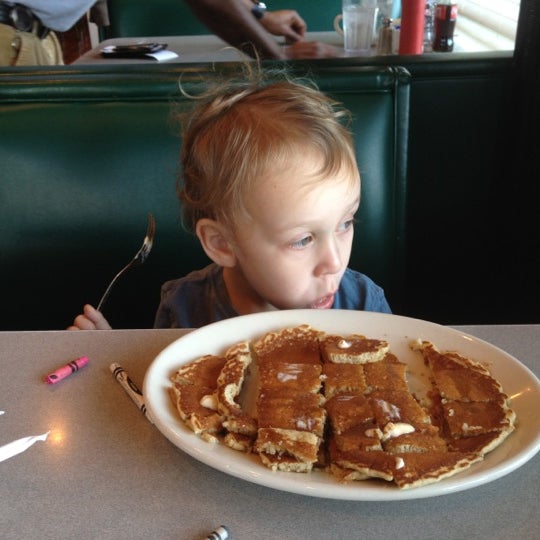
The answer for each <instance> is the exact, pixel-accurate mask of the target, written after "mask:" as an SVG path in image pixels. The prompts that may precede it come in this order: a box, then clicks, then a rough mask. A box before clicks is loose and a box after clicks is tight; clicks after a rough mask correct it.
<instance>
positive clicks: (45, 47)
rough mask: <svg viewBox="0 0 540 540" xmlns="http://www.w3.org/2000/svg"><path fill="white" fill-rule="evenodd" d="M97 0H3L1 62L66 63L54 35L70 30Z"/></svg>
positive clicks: (4, 63) (15, 64)
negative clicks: (8, 0)
mask: <svg viewBox="0 0 540 540" xmlns="http://www.w3.org/2000/svg"><path fill="white" fill-rule="evenodd" d="M94 4H96V0H69V1H66V0H20V1H19V2H16V3H15V2H4V1H2V0H0V66H24V65H34V66H35V65H39V66H41V65H54V64H63V63H64V60H63V56H62V48H61V46H60V43H59V41H58V38H57V37H56V35H55V31H57V32H65V31H66V30H69V29H70V28H71V27H72V26H73V25H74V24H75V23H76V22H77V21H78V20H79V19H80V18H81V17H82V16H83V15H84V14H85V13H86V12H87V11H88V10H89V9H90V8H91V7H92V6H93V5H94Z"/></svg>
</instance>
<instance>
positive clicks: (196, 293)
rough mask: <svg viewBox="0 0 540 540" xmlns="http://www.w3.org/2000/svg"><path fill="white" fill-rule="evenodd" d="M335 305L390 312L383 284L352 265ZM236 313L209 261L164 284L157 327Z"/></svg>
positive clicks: (192, 325)
mask: <svg viewBox="0 0 540 540" xmlns="http://www.w3.org/2000/svg"><path fill="white" fill-rule="evenodd" d="M332 309H354V310H360V311H378V312H381V313H391V310H390V306H389V305H388V302H387V301H386V298H385V296H384V291H383V290H382V289H381V287H379V286H378V285H377V284H375V283H374V282H373V281H372V280H371V279H370V278H368V277H367V276H365V275H364V274H361V273H360V272H356V271H355V270H351V269H350V268H347V270H346V271H345V274H344V275H343V279H342V280H341V283H340V286H339V289H338V291H337V293H336V297H335V301H334V305H333V307H332ZM237 316H238V313H237V312H236V310H235V309H234V308H233V306H232V305H231V302H230V300H229V295H228V294H227V289H226V287H225V282H224V280H223V269H222V268H221V267H219V266H218V265H216V264H210V265H208V266H207V267H205V268H203V269H202V270H196V271H195V272H191V273H190V274H188V275H187V276H185V277H183V278H180V279H175V280H172V281H167V282H166V283H164V284H163V286H162V288H161V302H160V305H159V308H158V311H157V313H156V318H155V321H154V328H200V327H201V326H205V325H207V324H210V323H213V322H216V321H221V320H223V319H229V318H231V317H237Z"/></svg>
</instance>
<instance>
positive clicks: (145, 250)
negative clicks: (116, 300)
mask: <svg viewBox="0 0 540 540" xmlns="http://www.w3.org/2000/svg"><path fill="white" fill-rule="evenodd" d="M155 235H156V220H155V219H154V216H153V215H152V214H150V213H149V214H148V227H147V228H146V236H145V237H144V241H143V244H142V246H141V248H140V249H139V251H137V253H136V254H135V257H133V259H131V261H129V263H128V264H126V266H124V268H122V270H120V272H118V274H116V276H114V278H113V279H112V281H111V282H110V283H109V286H108V287H107V289H106V290H105V292H104V293H103V296H102V297H101V300H100V301H99V304H98V305H97V309H98V311H101V309H102V308H103V304H105V302H106V301H107V298H108V297H109V294H110V292H111V289H112V288H113V286H114V284H115V283H116V282H117V281H118V279H119V278H120V277H121V276H122V275H123V274H125V273H126V272H127V271H128V270H129V269H130V268H133V267H135V266H140V265H141V264H143V263H144V261H146V259H147V257H148V255H149V254H150V251H151V250H152V245H153V243H154V237H155Z"/></svg>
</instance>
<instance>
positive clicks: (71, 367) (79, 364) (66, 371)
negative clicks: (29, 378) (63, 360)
mask: <svg viewBox="0 0 540 540" xmlns="http://www.w3.org/2000/svg"><path fill="white" fill-rule="evenodd" d="M86 364H88V357H87V356H81V357H80V358H77V359H76V360H73V361H72V362H69V363H68V364H66V365H65V366H62V367H59V368H58V369H57V370H55V371H53V372H52V373H49V375H47V376H46V377H45V379H44V380H45V382H46V383H48V384H55V383H57V382H58V381H61V380H62V379H65V378H66V377H68V376H69V375H71V374H72V373H75V372H76V371H79V369H81V368H83V367H84V366H86Z"/></svg>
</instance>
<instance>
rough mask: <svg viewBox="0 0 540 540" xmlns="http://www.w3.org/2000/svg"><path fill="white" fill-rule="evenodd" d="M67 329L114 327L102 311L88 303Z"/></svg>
mask: <svg viewBox="0 0 540 540" xmlns="http://www.w3.org/2000/svg"><path fill="white" fill-rule="evenodd" d="M67 330H112V328H111V325H110V324H109V322H108V321H107V319H106V318H105V317H104V316H103V315H102V313H101V311H98V310H97V309H96V308H94V307H93V306H91V305H90V304H86V305H85V306H84V308H83V312H82V313H81V314H80V315H77V317H75V320H74V321H73V325H71V326H68V328H67Z"/></svg>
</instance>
